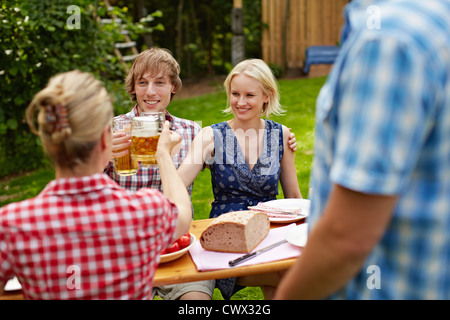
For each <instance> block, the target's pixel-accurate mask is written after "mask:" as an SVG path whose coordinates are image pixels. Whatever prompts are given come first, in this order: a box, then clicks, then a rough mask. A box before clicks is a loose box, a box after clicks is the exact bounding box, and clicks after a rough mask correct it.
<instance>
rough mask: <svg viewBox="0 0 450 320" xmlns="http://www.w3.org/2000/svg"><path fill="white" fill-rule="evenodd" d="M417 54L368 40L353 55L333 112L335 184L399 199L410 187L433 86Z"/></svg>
mask: <svg viewBox="0 0 450 320" xmlns="http://www.w3.org/2000/svg"><path fill="white" fill-rule="evenodd" d="M416 52H417V51H416V50H414V48H412V47H411V46H410V45H409V44H408V43H407V41H404V42H403V41H399V40H398V39H396V38H395V37H384V38H383V39H377V38H375V39H365V40H363V41H360V42H359V43H357V44H355V47H354V48H352V50H350V51H349V53H348V56H347V57H346V60H345V61H346V62H344V64H343V66H342V70H341V77H340V79H339V81H338V83H337V90H336V94H335V97H334V103H333V105H334V107H332V110H330V114H333V116H332V118H333V119H332V120H331V121H336V122H337V125H336V127H337V132H336V137H335V144H334V146H333V148H334V149H335V150H334V154H335V158H334V159H333V163H332V166H331V173H330V178H331V180H332V181H333V182H334V183H337V184H340V185H342V186H344V187H347V188H349V189H352V190H356V191H360V192H367V193H373V194H398V193H399V192H401V190H402V189H403V188H404V187H405V186H406V184H407V183H408V180H409V177H410V175H411V173H412V171H413V169H414V167H415V164H416V162H417V159H418V157H419V153H420V150H421V146H422V145H423V143H424V140H425V138H426V134H427V128H428V127H429V126H428V123H427V116H428V112H429V110H427V108H426V104H425V103H424V101H426V100H427V99H428V98H429V97H427V96H426V94H425V93H426V92H427V91H428V87H429V86H431V84H430V83H427V76H426V71H425V68H426V65H425V61H424V60H425V59H422V57H420V56H418V55H415V54H416ZM333 109H334V110H333Z"/></svg>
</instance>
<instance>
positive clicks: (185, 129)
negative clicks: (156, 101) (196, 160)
mask: <svg viewBox="0 0 450 320" xmlns="http://www.w3.org/2000/svg"><path fill="white" fill-rule="evenodd" d="M126 115H127V116H130V117H136V116H139V113H138V110H137V105H136V106H135V107H134V108H133V109H132V110H131V111H130V112H128V113H127V114H126ZM166 120H168V121H170V123H171V127H170V129H171V130H173V131H175V132H176V133H178V134H179V135H180V136H181V138H182V140H181V149H180V152H178V154H176V155H175V156H173V157H172V161H173V163H174V165H175V167H176V168H178V167H179V166H180V164H181V163H182V162H183V160H184V158H186V155H187V153H188V152H189V148H190V147H191V143H192V141H193V140H194V138H195V136H196V135H197V134H198V133H199V132H200V130H201V126H200V125H199V124H197V123H196V122H194V121H192V120H187V119H182V118H177V117H175V116H172V115H171V114H170V113H169V112H168V111H167V110H166ZM104 172H105V173H106V174H107V175H108V176H110V177H111V179H113V180H114V181H116V182H117V183H118V184H119V185H120V186H121V187H122V188H125V189H127V190H139V189H140V188H152V189H159V190H162V185H161V177H160V175H159V167H157V166H155V167H149V168H144V167H139V171H138V172H137V173H136V174H134V175H131V176H119V175H118V174H117V173H116V171H115V170H114V164H113V163H112V161H110V162H109V164H108V165H107V166H106V168H105V170H104ZM192 187H193V185H191V186H189V187H188V192H189V195H191V193H192Z"/></svg>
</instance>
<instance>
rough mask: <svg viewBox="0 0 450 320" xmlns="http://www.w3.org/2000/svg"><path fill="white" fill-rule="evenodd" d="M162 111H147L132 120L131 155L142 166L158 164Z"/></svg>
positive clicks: (162, 119)
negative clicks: (157, 154)
mask: <svg viewBox="0 0 450 320" xmlns="http://www.w3.org/2000/svg"><path fill="white" fill-rule="evenodd" d="M163 121H164V114H163V113H162V112H153V113H145V115H144V116H140V117H134V118H133V120H132V121H131V157H132V159H133V160H135V161H139V162H140V163H141V166H143V167H150V166H156V165H157V163H156V158H155V153H156V147H157V145H158V141H159V135H160V133H161V130H162V124H163Z"/></svg>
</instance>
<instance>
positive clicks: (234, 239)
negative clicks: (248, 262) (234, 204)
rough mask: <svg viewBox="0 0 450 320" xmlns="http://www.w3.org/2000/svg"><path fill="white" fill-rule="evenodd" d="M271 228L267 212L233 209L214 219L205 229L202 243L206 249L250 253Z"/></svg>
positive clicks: (201, 238)
mask: <svg viewBox="0 0 450 320" xmlns="http://www.w3.org/2000/svg"><path fill="white" fill-rule="evenodd" d="M269 229H270V221H269V218H268V216H267V214H265V213H263V212H258V211H233V212H229V213H224V214H222V215H220V216H219V217H217V218H216V219H214V221H213V222H212V223H211V224H210V225H209V226H208V227H207V228H206V229H205V230H204V231H203V233H202V235H201V237H200V244H201V245H202V247H203V249H205V250H211V251H220V252H236V253H248V252H250V251H252V250H253V249H255V247H256V246H257V245H258V244H259V243H260V242H261V241H262V240H263V239H264V238H265V237H266V236H267V234H268V233H269Z"/></svg>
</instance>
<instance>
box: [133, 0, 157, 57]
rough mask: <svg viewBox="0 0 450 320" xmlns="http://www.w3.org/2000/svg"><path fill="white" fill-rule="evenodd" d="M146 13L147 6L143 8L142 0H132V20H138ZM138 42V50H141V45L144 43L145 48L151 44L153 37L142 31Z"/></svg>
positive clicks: (143, 2)
mask: <svg viewBox="0 0 450 320" xmlns="http://www.w3.org/2000/svg"><path fill="white" fill-rule="evenodd" d="M147 14H148V12H147V8H145V1H144V0H134V21H139V20H140V19H141V18H144V17H146V16H147ZM139 42H141V43H140V44H139V48H140V50H139V51H142V45H145V46H146V47H147V48H150V47H151V46H153V37H152V34H151V33H144V34H143V35H142V40H141V41H139Z"/></svg>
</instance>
